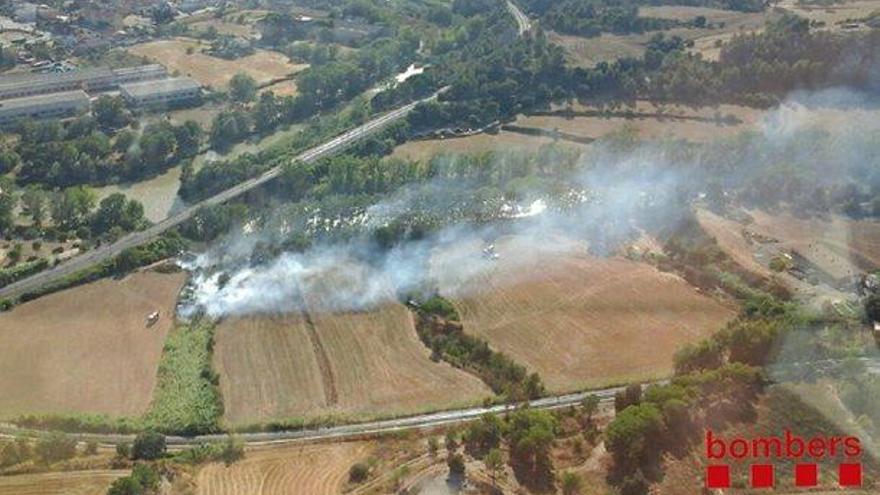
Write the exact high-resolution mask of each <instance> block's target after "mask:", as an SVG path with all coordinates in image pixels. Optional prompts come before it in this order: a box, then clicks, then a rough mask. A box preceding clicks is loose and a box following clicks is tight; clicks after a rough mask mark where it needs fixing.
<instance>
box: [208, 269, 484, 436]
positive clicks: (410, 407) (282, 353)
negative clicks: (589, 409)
mask: <svg viewBox="0 0 880 495" xmlns="http://www.w3.org/2000/svg"><path fill="white" fill-rule="evenodd" d="M373 275H375V274H373V273H372V272H370V271H369V269H368V268H367V267H365V266H362V265H359V264H356V263H352V264H340V266H339V267H338V269H337V270H336V271H335V273H331V274H320V275H315V276H314V277H313V279H310V280H309V281H307V282H306V283H304V284H303V285H304V286H305V287H304V288H303V292H302V293H303V294H304V297H303V299H304V302H302V303H300V304H294V305H293V306H294V307H297V306H298V307H299V308H305V310H303V309H297V310H295V311H291V312H289V313H286V314H281V315H254V316H248V317H239V318H230V319H228V320H226V321H224V322H222V323H221V324H220V325H219V326H218V328H217V333H216V340H217V344H216V346H215V366H216V369H217V371H218V372H219V374H220V388H221V390H222V393H223V397H224V403H225V406H226V407H225V409H226V410H225V419H226V421H227V422H228V423H230V424H232V425H240V424H248V423H254V422H269V421H273V420H279V419H290V418H297V417H314V416H320V415H334V414H335V415H346V416H354V417H358V416H367V417H372V416H374V415H396V414H404V413H410V414H411V413H416V412H420V411H424V410H435V409H439V408H444V407H454V406H455V405H463V404H468V403H473V402H477V401H479V400H481V399H483V398H485V397H487V396H489V395H491V391H490V390H489V389H488V387H486V385H485V384H483V383H482V382H481V381H480V380H479V379H478V378H477V377H475V376H472V375H470V374H468V373H465V372H464V371H461V370H457V369H455V368H453V367H452V366H450V365H448V364H446V363H442V362H434V361H431V359H430V350H429V349H427V348H426V347H425V346H424V344H422V342H421V341H420V340H419V338H418V335H417V333H416V331H415V328H414V326H413V322H412V317H411V314H410V312H409V310H407V309H406V307H404V306H403V305H402V304H400V303H397V302H396V301H395V300H394V297H393V294H392V293H391V292H390V286H386V285H385V283H384V282H382V281H381V279H377V278H371V277H372V276H373ZM375 276H376V277H378V275H375ZM359 280H360V281H362V280H371V281H372V282H373V283H375V284H379V286H381V287H383V289H382V290H386V289H387V290H388V291H389V292H388V294H387V297H386V298H385V299H383V300H387V302H383V303H379V304H377V305H375V306H370V307H365V308H362V309H352V308H334V307H333V306H332V300H333V298H332V297H328V295H329V294H334V293H338V291H352V294H355V295H357V294H359V293H361V292H363V291H360V289H359V287H360V286H358V285H357V283H358V282H357V281H359ZM383 293H384V292H383Z"/></svg>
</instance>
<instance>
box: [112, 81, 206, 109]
mask: <svg viewBox="0 0 880 495" xmlns="http://www.w3.org/2000/svg"><path fill="white" fill-rule="evenodd" d="M119 93H120V94H121V95H122V97H123V98H125V101H127V102H128V103H129V104H130V105H134V106H139V107H155V106H179V105H184V104H189V103H195V102H197V101H199V99H200V98H201V95H202V87H201V86H200V85H199V83H197V82H196V81H194V80H192V79H190V78H188V77H175V78H171V79H162V80H160V81H145V82H137V83H131V84H122V85H120V86H119Z"/></svg>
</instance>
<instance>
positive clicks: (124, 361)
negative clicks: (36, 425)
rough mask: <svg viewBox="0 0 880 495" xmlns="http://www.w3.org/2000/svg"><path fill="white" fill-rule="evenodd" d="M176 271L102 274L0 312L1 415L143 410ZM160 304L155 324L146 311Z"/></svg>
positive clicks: (178, 280)
mask: <svg viewBox="0 0 880 495" xmlns="http://www.w3.org/2000/svg"><path fill="white" fill-rule="evenodd" d="M183 280H184V275H183V274H171V275H163V274H158V273H152V272H142V273H136V274H133V275H130V276H128V277H126V278H124V279H122V280H113V279H104V280H101V281H98V282H95V283H91V284H88V285H84V286H82V287H77V288H75V289H69V290H65V291H62V292H59V293H56V294H52V295H49V296H45V297H42V298H40V299H37V300H35V301H32V302H28V303H25V304H22V305H20V306H17V307H16V308H15V309H13V310H12V311H10V312H7V313H2V314H0V416H4V417H6V416H14V415H18V414H22V413H28V412H43V413H48V412H56V413H65V412H91V413H106V414H110V415H118V416H137V415H140V414H142V413H143V412H144V411H145V410H146V409H147V406H148V405H149V403H150V399H151V397H152V393H153V388H154V387H155V384H156V367H157V365H158V362H159V358H160V356H161V354H162V343H163V342H164V340H165V336H166V334H167V333H168V330H169V329H170V328H171V326H172V323H173V315H174V305H175V301H176V299H177V293H178V291H179V289H180V287H181V285H182V284H183ZM156 310H158V311H160V313H161V318H160V320H159V322H158V323H157V324H155V325H154V326H152V327H150V328H147V326H146V322H145V318H146V316H147V315H148V314H149V313H151V312H152V311H156Z"/></svg>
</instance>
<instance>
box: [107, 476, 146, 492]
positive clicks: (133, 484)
mask: <svg viewBox="0 0 880 495" xmlns="http://www.w3.org/2000/svg"><path fill="white" fill-rule="evenodd" d="M143 493H144V488H143V487H142V486H141V485H140V483H138V482H137V481H136V480H135V479H134V478H132V477H131V476H125V477H122V478H119V479H118V480H116V481H114V482H113V484H112V485H110V488H109V489H108V490H107V495H143Z"/></svg>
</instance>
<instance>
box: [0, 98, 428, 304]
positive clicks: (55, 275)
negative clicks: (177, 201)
mask: <svg viewBox="0 0 880 495" xmlns="http://www.w3.org/2000/svg"><path fill="white" fill-rule="evenodd" d="M444 89H445V88H444ZM441 92H443V89H441V90H440V91H438V92H437V93H435V94H434V95H432V96H430V97H428V98H425V99H423V100H419V101H415V102H413V103H410V104H408V105H405V106H403V107H401V108H398V109H396V110H393V111H391V112H388V113H386V114H384V115H382V116H379V117H377V118H375V119H373V120H370V121H369V122H366V123H365V124H363V125H361V126H359V127H356V128H354V129H351V130H350V131H348V132H345V133H343V134H341V135H339V136H337V137H335V138H333V139H331V140H330V141H327V142H326V143H324V144H321V145H319V146H316V147H314V148H311V149H309V150H307V151H305V152H303V153H301V154H299V155H298V156H297V157H295V158H294V159H293V160H294V161H302V162H310V161H314V160H317V159H319V158H324V157H326V156H330V155H333V154H335V153H338V152H339V151H341V150H343V149H345V148H346V147H348V146H350V145H352V144H353V143H355V142H357V141H358V140H360V139H362V138H364V137H367V136H369V135H371V134H373V133H375V132H376V131H378V130H380V129H382V128H384V127H386V126H387V125H388V124H391V123H393V122H396V121H398V120H400V119H402V118H403V117H405V116H406V115H407V114H409V112H410V111H412V109H413V108H415V107H416V105H418V104H419V103H422V102H425V101H429V100H432V99H434V98H436V97H437V95H439V94H440V93H441ZM282 169H283V165H279V166H277V167H274V168H272V169H270V170H267V171H266V172H264V173H262V174H261V175H258V176H257V177H254V178H252V179H248V180H246V181H244V182H242V183H241V184H238V185H236V186H233V187H231V188H229V189H227V190H225V191H222V192H220V193H218V194H216V195H214V196H212V197H210V198H208V199H205V200H203V201H201V202H199V203H196V204H193V205H191V206H189V207H187V208H185V209H184V210H182V211H180V212H178V213H176V214H174V215H172V216H170V217H168V218H166V219H165V220H162V221H160V222H158V223H156V224H154V225H151V226H150V227H148V228H147V229H145V230H142V231H139V232H133V233H131V234H128V235H127V236H125V237H123V238H121V239H119V240H118V241H116V242H114V243H112V244H107V245H105V246H101V247H99V248H97V249H94V250H92V251H88V252H86V253H84V254H81V255H78V256H75V257H73V258H71V259H70V260H68V261H65V262H63V263H61V264H60V265H58V266H56V267H54V268H51V269H49V270H44V271H42V272H39V273H37V274H34V275H32V276H30V277H27V278H24V279H22V280H19V281H17V282H15V283H12V284H9V285H7V286H5V287H2V288H0V298H4V299H5V298H13V297H17V296H20V295H22V294H25V293H27V292H30V291H33V290H35V289H38V288H40V287H42V286H44V285H47V284H50V283H52V282H55V281H57V280H60V279H62V278H64V277H67V276H69V275H72V274H74V273H76V272H78V271H80V270H83V269H86V268H89V267H92V266H94V265H97V264H99V263H101V262H103V261H105V260H108V259H110V258H112V257H114V256H116V255H118V254H119V253H121V252H122V251H124V250H126V249H129V248H132V247H135V246H139V245H141V244H144V243H146V242H149V241H150V240H152V239H154V238H156V237H157V236H158V235H159V234H161V233H162V232H165V231H166V230H168V229H170V228H172V227H175V226H177V225H179V224H181V223H183V222H185V221H186V220H188V219H189V218H190V217H192V216H193V214H194V213H195V212H196V211H198V210H199V208H202V207H205V206H212V205H217V204H221V203H224V202H226V201H229V200H230V199H232V198H235V197H237V196H240V195H242V194H244V193H246V192H248V191H250V190H252V189H254V188H257V187H259V186H261V185H263V184H265V183H267V182H269V181H271V180H272V179H275V178H276V177H278V176H279V175H280V174H281V171H282Z"/></svg>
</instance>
